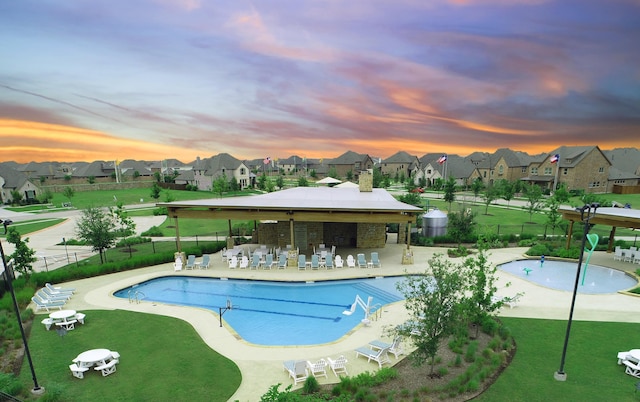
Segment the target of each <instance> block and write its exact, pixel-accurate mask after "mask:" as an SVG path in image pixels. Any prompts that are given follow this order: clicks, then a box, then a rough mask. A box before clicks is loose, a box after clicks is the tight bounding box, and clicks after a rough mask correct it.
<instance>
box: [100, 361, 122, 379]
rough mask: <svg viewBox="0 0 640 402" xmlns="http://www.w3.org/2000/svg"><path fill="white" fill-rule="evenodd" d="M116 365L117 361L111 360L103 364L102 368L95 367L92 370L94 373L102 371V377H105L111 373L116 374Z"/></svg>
mask: <svg viewBox="0 0 640 402" xmlns="http://www.w3.org/2000/svg"><path fill="white" fill-rule="evenodd" d="M117 363H118V360H117V359H113V360H111V361H110V362H109V363H106V364H103V365H102V366H97V367H95V368H94V370H96V371H102V376H103V377H106V376H108V375H109V374H111V373H115V372H116V364H117Z"/></svg>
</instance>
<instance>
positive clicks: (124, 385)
mask: <svg viewBox="0 0 640 402" xmlns="http://www.w3.org/2000/svg"><path fill="white" fill-rule="evenodd" d="M84 313H86V314H87V317H86V321H85V323H86V324H85V325H78V326H77V327H76V329H75V330H73V331H69V332H68V334H67V335H66V336H64V337H60V336H58V334H57V333H56V331H55V330H51V331H45V329H44V326H43V325H42V324H40V320H41V319H42V318H43V317H44V316H42V315H39V316H36V320H34V327H33V328H32V331H31V336H30V338H29V348H30V351H31V356H32V359H33V364H34V367H35V370H36V375H37V379H38V383H39V384H40V385H41V386H44V387H45V389H46V390H47V393H48V394H51V393H55V392H60V393H61V394H60V398H58V399H56V400H61V401H62V400H65V401H96V400H101V401H185V400H189V401H221V402H222V401H227V400H229V398H230V397H231V395H232V394H233V393H234V392H235V391H236V389H237V388H238V386H239V385H240V381H241V374H240V370H239V369H238V367H237V366H236V365H235V364H234V363H233V362H232V361H231V360H228V359H227V358H225V357H223V356H222V355H220V354H219V353H217V352H215V351H213V350H211V348H209V347H208V346H207V345H206V344H205V343H204V342H203V341H202V339H201V338H200V336H198V334H197V333H196V331H195V330H194V329H193V327H191V326H190V325H189V324H188V323H186V322H184V321H182V320H178V319H175V318H170V317H163V316H157V315H152V314H141V313H135V312H127V311H120V310H116V311H104V310H90V311H84ZM211 320H212V324H211V325H212V326H213V325H214V324H215V318H214V317H213V315H212V316H211ZM96 348H107V349H110V350H114V351H117V352H119V353H120V356H121V357H120V363H119V364H118V365H117V371H116V372H115V373H114V374H111V375H109V376H108V377H102V375H101V374H100V373H99V372H96V371H93V370H92V371H90V372H86V373H85V376H84V379H77V378H75V377H73V376H72V375H71V371H69V365H70V364H71V363H72V362H71V360H72V359H74V358H75V357H76V356H77V355H78V354H80V353H81V352H84V351H85V350H89V349H96ZM20 379H21V381H22V382H23V383H24V384H27V387H28V388H32V387H33V380H32V378H31V372H30V370H29V365H28V363H27V362H26V360H25V362H24V364H23V366H22V371H21V374H20Z"/></svg>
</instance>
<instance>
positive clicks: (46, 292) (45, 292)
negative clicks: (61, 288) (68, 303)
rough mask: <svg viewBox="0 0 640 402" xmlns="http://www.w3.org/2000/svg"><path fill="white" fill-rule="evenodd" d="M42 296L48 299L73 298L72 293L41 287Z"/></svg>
mask: <svg viewBox="0 0 640 402" xmlns="http://www.w3.org/2000/svg"><path fill="white" fill-rule="evenodd" d="M38 292H39V293H40V297H42V298H43V299H48V300H52V301H53V300H69V299H71V293H51V291H50V290H49V289H48V288H46V287H45V288H41V289H40V290H39V291H38Z"/></svg>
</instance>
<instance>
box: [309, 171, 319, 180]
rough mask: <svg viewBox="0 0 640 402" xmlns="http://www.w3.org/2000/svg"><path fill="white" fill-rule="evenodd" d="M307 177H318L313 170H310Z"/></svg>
mask: <svg viewBox="0 0 640 402" xmlns="http://www.w3.org/2000/svg"><path fill="white" fill-rule="evenodd" d="M309 177H313V178H314V179H315V178H317V177H318V174H317V173H316V170H315V169H311V170H310V171H309Z"/></svg>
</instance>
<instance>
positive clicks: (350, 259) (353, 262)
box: [347, 254, 356, 268]
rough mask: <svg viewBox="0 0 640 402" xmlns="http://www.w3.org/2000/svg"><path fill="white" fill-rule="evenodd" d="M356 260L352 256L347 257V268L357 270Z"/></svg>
mask: <svg viewBox="0 0 640 402" xmlns="http://www.w3.org/2000/svg"><path fill="white" fill-rule="evenodd" d="M355 267H356V260H355V259H354V258H353V256H352V255H351V254H349V255H348V256H347V268H355Z"/></svg>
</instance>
